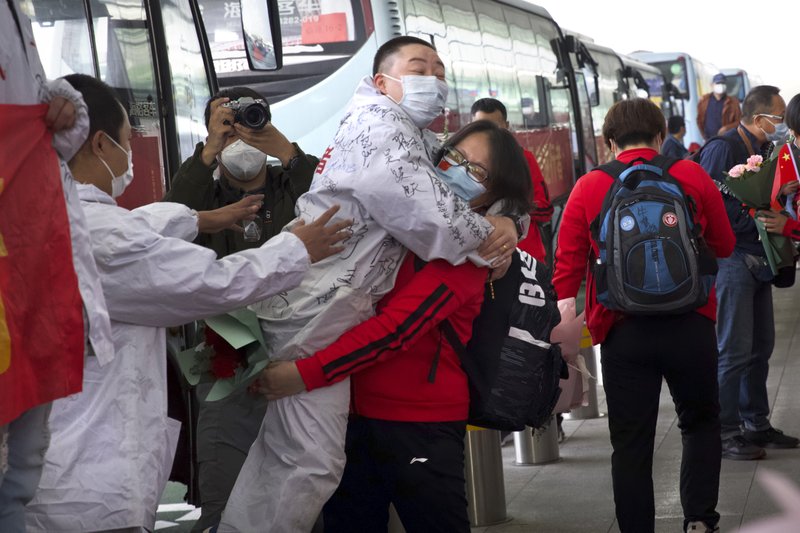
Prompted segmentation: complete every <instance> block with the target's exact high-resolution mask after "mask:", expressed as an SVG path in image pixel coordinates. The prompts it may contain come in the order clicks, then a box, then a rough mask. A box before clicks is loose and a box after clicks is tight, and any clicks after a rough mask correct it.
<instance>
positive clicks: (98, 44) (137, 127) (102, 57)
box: [29, 0, 193, 208]
mask: <svg viewBox="0 0 800 533" xmlns="http://www.w3.org/2000/svg"><path fill="white" fill-rule="evenodd" d="M66 5H70V6H73V7H74V9H73V8H69V9H67V8H65V7H64V6H66ZM89 6H90V8H91V13H92V17H93V18H92V21H91V23H90V22H89V21H88V20H87V19H86V11H85V10H84V6H83V4H82V3H80V2H54V1H52V0H32V1H31V2H29V15H30V16H31V21H32V23H33V30H34V34H35V35H36V39H37V41H39V39H40V37H41V41H40V44H39V51H40V54H41V55H42V58H43V60H42V63H43V65H45V73H46V74H47V76H48V77H49V78H54V77H58V76H62V75H66V74H70V73H73V72H77V73H82V74H88V75H92V76H98V77H99V78H100V79H101V80H103V81H104V82H106V83H107V84H109V85H110V86H111V87H112V88H114V89H115V90H116V92H117V95H118V96H119V98H120V100H121V101H122V103H123V106H124V107H125V108H126V110H127V112H128V115H129V117H130V121H131V125H132V126H133V134H132V138H131V148H132V150H133V163H134V165H133V166H134V180H133V182H132V183H131V185H130V186H129V187H128V189H126V191H125V194H124V195H122V196H121V197H120V198H118V203H119V204H120V205H122V206H124V207H128V208H132V207H137V206H139V205H143V204H146V203H150V202H153V201H157V200H160V199H161V197H162V196H163V195H164V188H165V184H164V162H163V152H162V143H161V139H162V130H161V116H160V109H159V106H158V93H157V89H156V81H155V71H154V67H153V54H152V50H151V48H150V35H149V29H148V21H147V19H146V11H145V9H144V6H143V4H142V2H141V0H127V1H126V2H124V3H123V2H120V1H118V0H117V1H115V0H89ZM192 27H193V25H192ZM90 36H91V37H92V38H93V42H92V40H91V39H90ZM43 43H49V46H48V44H43ZM92 45H94V50H93V46H92Z"/></svg>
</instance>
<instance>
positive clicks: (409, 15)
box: [405, 0, 469, 137]
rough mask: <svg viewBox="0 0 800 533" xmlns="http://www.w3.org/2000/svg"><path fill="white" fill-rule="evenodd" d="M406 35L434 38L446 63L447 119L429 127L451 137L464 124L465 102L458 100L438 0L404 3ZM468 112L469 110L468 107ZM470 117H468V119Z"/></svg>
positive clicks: (435, 44)
mask: <svg viewBox="0 0 800 533" xmlns="http://www.w3.org/2000/svg"><path fill="white" fill-rule="evenodd" d="M405 15H406V19H405V24H406V34H407V35H411V36H413V37H418V38H420V39H422V40H424V41H433V44H434V46H436V51H437V52H438V53H439V57H440V58H441V60H442V63H444V70H445V77H446V79H447V85H448V86H449V88H450V90H449V91H448V93H447V102H445V111H446V115H445V117H444V119H439V118H437V119H436V120H434V121H433V123H432V124H431V125H430V126H429V128H430V129H431V130H432V131H436V132H441V133H442V134H443V136H445V137H446V136H448V135H449V134H450V133H451V132H454V131H457V130H458V129H459V128H461V126H462V125H463V124H464V122H463V121H462V114H461V112H460V111H459V110H460V109H461V108H462V107H463V104H462V103H461V102H460V101H459V82H460V80H459V79H458V78H456V76H455V74H454V72H453V61H452V58H451V54H450V47H449V43H448V41H447V28H446V27H445V23H444V17H443V16H442V10H441V9H440V8H439V4H438V3H437V2H436V1H435V0H414V1H413V2H412V1H410V0H408V1H407V2H406V4H405ZM466 113H469V109H467V110H466ZM467 120H469V118H467Z"/></svg>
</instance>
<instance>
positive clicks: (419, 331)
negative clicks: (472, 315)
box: [296, 258, 487, 390]
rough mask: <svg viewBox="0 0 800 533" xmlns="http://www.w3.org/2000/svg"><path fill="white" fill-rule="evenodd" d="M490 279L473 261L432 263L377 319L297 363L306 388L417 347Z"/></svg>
mask: <svg viewBox="0 0 800 533" xmlns="http://www.w3.org/2000/svg"><path fill="white" fill-rule="evenodd" d="M407 260H409V259H407ZM410 260H413V258H410ZM486 275H487V271H486V270H485V269H483V268H479V267H476V266H475V265H473V264H472V263H465V264H462V265H459V266H452V265H450V264H449V263H447V262H446V261H442V260H439V261H432V262H431V263H428V264H427V265H425V267H424V268H423V269H422V270H420V271H419V272H417V273H415V274H414V275H413V277H412V278H411V279H410V281H409V282H408V284H407V285H405V286H404V287H402V288H401V289H399V290H395V291H394V292H393V294H392V295H391V296H390V297H388V298H389V299H388V300H384V301H383V302H381V304H382V307H381V310H380V311H379V312H378V314H377V315H375V316H373V317H372V318H370V319H369V320H367V321H365V322H362V323H361V324H359V325H358V326H356V327H354V328H352V329H351V330H350V331H348V332H347V333H345V334H343V335H342V336H341V337H339V338H338V339H337V340H336V341H334V343H333V344H331V345H330V346H328V347H327V348H325V349H323V350H320V351H319V352H317V353H315V354H314V355H312V356H311V357H307V358H304V359H298V360H297V361H296V363H297V369H298V370H299V371H300V376H301V377H302V378H303V382H304V383H305V385H306V389H307V390H313V389H316V388H319V387H324V386H326V385H331V384H333V383H336V382H337V381H341V380H342V379H344V378H346V377H347V376H349V375H350V374H352V373H354V372H358V371H360V370H363V369H365V368H369V367H370V366H372V365H374V364H375V363H378V362H380V361H383V360H385V359H388V358H390V357H393V356H394V355H397V354H398V353H399V352H400V351H401V350H403V349H405V348H408V347H409V346H411V345H413V343H414V342H415V341H416V340H417V339H419V338H421V337H422V336H424V335H425V333H427V332H428V331H429V330H431V329H432V328H434V327H436V325H438V324H439V322H441V321H442V320H444V319H445V318H447V317H448V316H450V315H451V314H452V313H453V312H455V311H456V310H458V309H459V308H460V307H461V306H462V305H464V304H465V303H466V302H469V301H473V300H474V299H475V298H478V297H481V296H482V295H483V290H484V283H485V281H486Z"/></svg>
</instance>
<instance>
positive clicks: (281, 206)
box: [164, 143, 319, 257]
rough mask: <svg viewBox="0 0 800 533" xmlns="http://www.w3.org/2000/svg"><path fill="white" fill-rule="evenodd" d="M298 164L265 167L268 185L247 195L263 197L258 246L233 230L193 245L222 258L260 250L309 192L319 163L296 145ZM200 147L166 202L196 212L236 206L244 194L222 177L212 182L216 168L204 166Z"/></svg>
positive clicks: (202, 236)
mask: <svg viewBox="0 0 800 533" xmlns="http://www.w3.org/2000/svg"><path fill="white" fill-rule="evenodd" d="M294 146H295V148H297V153H298V154H299V155H300V158H299V160H298V161H297V163H296V164H295V165H294V166H293V167H292V168H291V169H288V170H287V169H284V168H282V167H281V166H280V165H270V166H267V181H266V184H265V185H264V188H263V189H256V190H253V191H249V192H250V193H258V194H261V193H263V194H264V205H263V206H262V208H261V210H260V211H259V213H258V216H259V217H260V218H261V220H262V222H263V224H262V231H261V239H260V241H258V242H247V241H245V240H244V239H243V238H242V234H241V233H238V232H235V231H233V230H225V231H221V232H219V233H214V234H200V235H198V236H197V239H195V241H194V242H195V243H196V244H199V245H201V246H205V247H206V248H210V249H212V250H214V251H215V252H216V253H217V257H223V256H226V255H228V254H231V253H233V252H237V251H240V250H245V249H247V248H255V247H257V246H261V245H262V244H264V242H266V241H267V240H268V239H269V238H270V237H273V236H275V235H276V234H277V233H278V232H280V231H281V228H283V226H285V225H286V224H287V223H289V222H291V221H292V220H294V218H295V213H294V205H295V202H296V201H297V199H298V198H299V197H300V195H301V194H303V193H305V192H306V191H308V188H309V187H310V186H311V180H312V178H313V177H314V170H315V169H316V167H317V164H318V163H319V159H317V158H316V157H314V156H312V155H306V154H305V153H303V151H302V150H300V148H299V147H298V146H297V145H296V144H295V145H294ZM202 152H203V143H198V144H197V147H196V148H195V150H194V154H193V155H192V157H190V158H189V159H187V160H186V161H184V162H183V164H182V165H181V167H180V168H179V169H178V172H177V173H176V174H175V176H174V177H173V178H172V184H171V186H170V189H169V192H167V194H166V195H165V196H164V201H166V202H177V203H180V204H184V205H186V206H189V207H191V208H192V209H194V210H196V211H208V210H211V209H217V208H219V207H224V206H226V205H229V204H232V203H235V202H238V201H239V200H241V199H242V195H243V194H244V192H245V191H243V190H241V189H239V188H237V187H234V186H232V185H231V184H230V183H229V182H228V180H227V179H226V178H225V176H220V178H219V179H214V176H213V173H214V170H215V169H216V168H217V163H216V162H214V163H213V164H212V165H211V166H206V165H205V164H203V160H202V159H201V154H202Z"/></svg>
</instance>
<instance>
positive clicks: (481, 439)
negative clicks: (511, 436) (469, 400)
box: [464, 426, 508, 527]
mask: <svg viewBox="0 0 800 533" xmlns="http://www.w3.org/2000/svg"><path fill="white" fill-rule="evenodd" d="M464 470H465V472H464V477H465V478H466V482H467V513H468V514H469V521H470V524H471V525H472V527H483V526H491V525H493V524H499V523H500V522H505V521H507V520H508V517H507V513H506V488H505V481H504V478H503V454H502V451H501V449H500V432H498V431H494V430H491V429H483V428H477V427H474V426H467V436H466V437H465V439H464Z"/></svg>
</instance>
